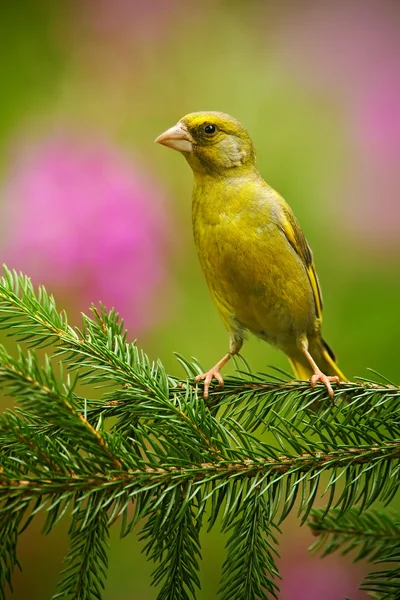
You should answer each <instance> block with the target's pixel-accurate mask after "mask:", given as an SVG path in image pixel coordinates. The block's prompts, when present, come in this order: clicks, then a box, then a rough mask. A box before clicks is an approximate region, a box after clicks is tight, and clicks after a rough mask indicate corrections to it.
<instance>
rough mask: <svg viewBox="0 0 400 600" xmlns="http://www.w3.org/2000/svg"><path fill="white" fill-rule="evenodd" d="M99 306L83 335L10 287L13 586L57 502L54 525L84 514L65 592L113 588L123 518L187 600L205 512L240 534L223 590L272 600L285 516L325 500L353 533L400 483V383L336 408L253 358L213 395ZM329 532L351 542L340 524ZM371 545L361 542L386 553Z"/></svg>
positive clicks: (1, 477) (1, 494) (8, 568)
mask: <svg viewBox="0 0 400 600" xmlns="http://www.w3.org/2000/svg"><path fill="white" fill-rule="evenodd" d="M92 312H93V318H89V317H88V316H83V322H82V327H81V329H74V328H72V327H70V326H69V325H68V322H67V317H66V315H65V314H64V313H58V312H57V308H56V304H55V301H54V298H53V297H52V296H49V295H48V294H47V292H46V290H44V288H39V290H38V291H37V292H36V291H35V289H34V288H33V286H32V284H31V283H30V281H29V279H28V278H27V277H25V276H23V275H20V276H18V275H17V274H15V273H11V272H10V271H8V270H5V275H4V277H3V278H2V280H1V282H0V328H2V329H4V330H5V331H6V333H7V335H9V336H11V337H14V338H15V339H16V341H19V342H21V344H22V345H21V347H19V346H18V345H16V352H15V353H14V354H13V355H11V354H10V353H9V352H8V351H7V350H6V349H5V348H4V347H3V346H0V388H1V389H2V390H3V391H4V392H5V393H6V394H7V395H10V396H12V397H13V398H14V399H16V401H17V403H18V406H17V408H15V409H13V410H8V411H6V412H5V413H4V414H3V415H1V416H0V457H1V469H0V585H1V584H2V582H3V583H5V582H8V583H10V581H11V574H12V571H13V569H14V566H16V565H18V561H17V558H16V540H17V537H18V534H19V533H20V532H21V530H22V529H23V528H25V527H27V526H29V524H30V522H31V520H32V519H34V518H35V516H36V514H38V513H39V512H43V513H46V522H45V526H44V531H45V532H48V531H50V530H52V529H53V528H54V527H55V526H56V525H57V523H58V522H59V521H60V520H61V519H62V518H67V517H68V518H69V519H70V523H71V526H70V549H69V553H68V556H67V567H66V570H65V571H64V574H63V576H62V579H61V583H60V587H59V592H58V595H57V596H56V597H67V598H68V597H71V598H75V597H76V598H81V599H85V598H91V597H95V598H101V594H102V589H103V585H104V581H105V573H106V565H107V558H106V547H107V538H108V530H109V527H110V526H111V525H112V524H113V523H115V522H117V521H118V522H119V524H120V527H121V535H122V536H125V535H129V534H130V533H131V532H132V531H133V529H134V527H135V525H138V526H139V527H141V528H142V529H141V533H140V536H141V538H142V539H143V540H145V549H146V553H147V555H148V557H149V559H151V560H153V561H154V562H155V563H156V568H155V572H154V584H155V585H157V586H158V587H159V589H160V592H159V598H160V599H161V600H167V599H169V598H176V599H182V600H184V599H185V600H186V599H187V600H189V599H192V598H195V596H196V590H197V589H198V588H199V585H200V581H199V576H198V566H199V561H200V558H201V548H200V542H199V534H200V530H201V527H202V524H203V522H204V519H205V518H207V521H208V527H209V529H211V528H212V527H213V526H215V524H216V523H217V522H218V521H219V522H220V523H221V525H222V529H223V531H224V532H226V534H227V536H228V540H227V556H226V560H225V563H224V567H223V579H222V586H221V592H220V593H221V596H222V598H223V599H227V598H230V599H232V600H244V598H246V599H247V598H248V599H249V600H252V599H257V598H259V599H261V598H268V597H271V596H274V595H275V596H276V595H277V590H278V588H277V583H276V577H277V569H276V565H275V558H274V554H275V546H276V541H275V540H276V532H277V531H278V529H277V526H278V525H279V523H280V522H281V521H282V520H284V519H285V518H286V516H287V515H288V514H289V513H290V512H291V510H292V509H293V507H294V505H295V503H296V500H298V512H299V515H300V516H301V519H302V522H304V521H305V520H306V519H307V517H308V515H309V514H310V511H312V509H313V506H314V503H315V500H316V499H317V498H319V497H321V496H323V497H324V498H325V499H326V508H325V509H324V513H323V514H324V515H325V517H327V518H328V519H329V515H332V519H331V525H332V526H333V525H334V524H335V523H336V526H337V527H339V525H340V523H341V522H342V523H344V521H341V520H343V519H346V518H349V519H351V518H352V517H354V515H353V512H352V511H353V509H354V507H355V506H357V507H358V508H357V510H358V511H359V513H360V514H361V515H363V514H365V515H368V514H369V513H368V509H370V507H372V506H373V504H374V503H375V502H376V501H377V500H380V501H382V502H384V503H386V504H388V503H389V502H390V501H391V499H392V498H393V497H394V495H395V494H396V492H397V491H398V488H399V485H400V480H399V472H400V417H399V415H400V410H399V409H400V388H399V387H397V386H395V385H394V384H392V383H390V382H387V381H383V383H376V382H373V381H365V380H358V381H356V382H350V383H345V384H343V385H342V386H341V388H340V389H338V390H337V391H336V394H335V404H332V403H331V402H330V401H328V400H327V395H326V390H325V388H324V387H323V386H317V387H316V388H315V389H311V388H310V387H309V384H308V382H301V381H289V380H288V378H287V377H286V375H285V374H284V373H279V374H273V375H265V374H260V375H255V374H253V373H251V372H250V371H249V369H248V368H247V367H246V365H244V371H243V372H240V371H238V373H237V375H236V376H235V377H228V378H226V384H225V388H224V389H223V390H214V391H212V393H211V395H210V402H209V403H206V402H205V401H204V399H203V395H202V388H201V386H199V385H196V384H195V383H194V380H193V376H194V375H195V374H197V372H198V371H199V365H198V364H197V362H196V361H192V362H190V361H188V360H186V359H184V358H183V357H178V360H179V361H180V363H181V365H182V366H183V367H184V369H185V370H186V374H187V378H186V379H179V378H176V377H171V376H169V375H168V374H167V373H166V371H165V369H164V367H163V365H162V364H161V363H160V362H159V361H157V362H153V361H151V360H150V359H149V358H148V356H146V354H145V353H144V352H142V351H140V350H139V349H138V348H137V346H136V345H135V344H133V343H130V342H128V341H127V334H126V331H125V330H124V326H123V322H122V321H121V320H120V319H119V317H118V315H117V314H116V313H115V312H114V311H111V312H109V313H107V312H106V310H105V309H104V308H103V307H100V309H96V308H93V311H92ZM26 345H28V347H29V349H28V350H25V346H26ZM50 345H51V346H52V347H53V348H55V351H54V353H53V354H52V355H49V354H45V355H44V356H43V353H40V357H39V355H38V354H37V353H36V348H42V347H48V346H50ZM78 381H79V382H80V383H82V384H87V385H89V386H93V384H94V385H95V386H96V387H97V388H98V389H99V390H100V393H101V397H100V398H92V397H90V390H91V388H90V387H87V388H84V389H86V390H88V393H87V394H85V395H84V396H81V395H78V394H77V393H76V383H77V382H78ZM264 433H267V434H268V437H267V438H265V437H264V435H263V434H264ZM330 511H333V512H330ZM364 511H367V512H364ZM311 514H313V515H314V517H313V518H314V519H315V518H316V517H315V515H316V514H317V513H311ZM23 519H24V522H23ZM319 521H320V522H322V516H321V515H320V518H319ZM349 522H350V521H349ZM349 522H348V523H347V525H349ZM324 523H325V525H324V526H327V525H326V524H327V523H328V521H324ZM328 524H329V523H328ZM345 524H346V523H345ZM381 525H382V523H381ZM321 527H322V525H321ZM346 531H348V530H346ZM342 533H343V532H342ZM331 534H332V535H333V536H334V539H335V542H334V544H333V546H335V544H336V546H337V547H338V549H339V546H340V547H342V546H343V544H344V543H345V542H343V540H344V538H343V537H340V532H339V530H336V532H334V533H332V532H331ZM352 534H354V531H353V532H352ZM324 535H325V534H324V533H321V539H322V537H323V536H324ZM327 535H328V534H327ZM335 536H336V537H335ZM353 538H354V535H353ZM353 538H352V540H353ZM324 539H325V538H324ZM346 539H347V538H346ZM348 539H349V540H350V538H348ZM357 539H358V538H357ZM371 539H372V538H371ZM374 539H375V538H374ZM89 540H91V542H90V543H89ZM332 543H333V542H332ZM346 543H348V544H350V545H351V544H353V543H355V542H354V541H351V540H350V541H348V542H346ZM369 543H370V546H369V545H367V546H366V545H365V544H364V545H362V544H359V543H357V544H356V546H357V547H358V548H359V551H360V552H366V551H367V550H368V551H369V549H370V548H373V547H374V548H377V550H376V552H377V553H378V554H376V556H380V555H379V552H380V550H379V549H380V546H379V544H378V543H377V542H376V541H371V542H369ZM333 546H332V547H333ZM336 546H335V548H336ZM386 548H388V545H386ZM391 555H392V557H393V556H394V557H395V558H394V559H395V560H397V559H396V556H397V555H396V554H395V553H394V551H393V552H392V554H391ZM371 556H375V555H373V553H372V550H371ZM370 577H372V578H373V575H371V576H370ZM385 577H386V581H389V580H390V586H391V588H390V589H392V588H393V585H397V584H398V581H397V575H396V572H395V571H393V572H391V574H390V573H389V571H386V575H385ZM371 581H372V580H371ZM382 581H383V579H382V577H381V576H380V575H379V576H377V577H376V578H375V580H374V583H371V586H374V585H375V588H374V589H378V588H379V586H381V588H382V585H383V584H382ZM393 582H394V583H393ZM385 585H386V584H385ZM3 587H4V586H3ZM381 588H379V589H381ZM371 589H372V588H371ZM398 589H399V590H400V584H399V586H398ZM0 599H1V596H0Z"/></svg>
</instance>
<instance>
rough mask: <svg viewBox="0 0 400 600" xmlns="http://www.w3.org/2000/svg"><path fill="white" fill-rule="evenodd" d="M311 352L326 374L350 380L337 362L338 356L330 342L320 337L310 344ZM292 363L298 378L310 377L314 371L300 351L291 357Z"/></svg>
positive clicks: (342, 379)
mask: <svg viewBox="0 0 400 600" xmlns="http://www.w3.org/2000/svg"><path fill="white" fill-rule="evenodd" d="M309 351H310V354H311V356H312V357H313V359H314V360H315V362H316V363H317V365H318V367H319V368H320V369H321V371H322V372H323V373H325V375H337V376H338V377H339V379H340V381H348V379H347V377H346V376H345V375H343V373H342V371H341V370H340V369H339V367H338V366H337V364H336V357H335V355H334V353H333V351H332V350H331V348H330V347H329V346H328V344H327V343H326V342H325V341H324V340H323V339H320V340H318V341H317V342H316V343H314V344H310V348H309ZM289 360H290V363H291V365H292V367H293V370H294V372H295V374H296V377H297V378H298V379H310V377H311V375H313V373H314V371H313V369H312V367H311V365H310V363H309V362H308V360H307V358H306V357H305V356H304V354H301V353H298V354H296V356H295V357H293V356H290V357H289Z"/></svg>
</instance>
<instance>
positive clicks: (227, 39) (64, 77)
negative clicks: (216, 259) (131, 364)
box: [0, 0, 400, 600]
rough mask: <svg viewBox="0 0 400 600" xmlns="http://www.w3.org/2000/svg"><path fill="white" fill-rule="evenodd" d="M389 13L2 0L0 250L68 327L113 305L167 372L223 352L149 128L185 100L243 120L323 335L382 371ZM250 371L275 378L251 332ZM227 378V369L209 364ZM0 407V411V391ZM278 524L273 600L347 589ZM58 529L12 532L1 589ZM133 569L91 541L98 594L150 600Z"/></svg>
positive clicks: (388, 257)
mask: <svg viewBox="0 0 400 600" xmlns="http://www.w3.org/2000/svg"><path fill="white" fill-rule="evenodd" d="M399 27H400V4H399V3H398V2H397V1H396V0H393V2H390V1H386V0H367V1H365V0H347V1H346V2H338V1H337V0H323V1H321V0H300V1H298V0H293V1H292V2H290V1H282V2H279V3H278V2H272V1H267V0H264V1H262V0H259V1H257V0H248V1H247V2H239V1H237V2H232V1H228V0H226V1H224V0H219V1H218V0H217V1H214V2H211V1H203V2H192V1H189V0H148V1H147V2H139V0H113V1H112V2H111V1H110V0H79V1H78V0H76V1H74V0H68V1H67V0H64V1H62V0H60V1H59V2H54V1H52V0H31V1H29V0H25V1H24V0H20V2H15V3H8V4H7V6H6V5H4V6H3V7H2V8H1V11H0V86H1V87H0V89H1V94H0V169H1V171H0V188H1V190H0V191H1V193H0V212H1V218H0V224H1V225H0V227H1V236H0V256H1V262H6V263H7V265H8V266H9V267H13V268H17V269H21V270H23V271H24V272H26V273H27V274H29V275H30V276H32V279H33V280H34V281H35V282H36V283H44V284H45V285H46V286H47V288H48V289H49V290H50V291H52V292H54V293H55V295H56V297H57V299H58V304H59V306H60V307H66V308H67V310H68V311H69V314H70V315H71V321H72V322H75V323H78V321H79V313H80V311H87V310H88V307H89V306H90V304H91V302H95V303H98V302H99V301H102V302H103V303H105V304H106V305H107V306H108V307H110V308H111V307H112V306H115V307H116V309H117V310H119V311H120V312H121V314H122V315H123V316H124V318H125V321H126V324H127V326H128V328H129V332H130V337H131V339H134V338H136V339H137V340H138V343H139V345H140V346H141V347H143V348H144V349H145V350H146V351H147V352H148V353H149V354H150V356H151V357H153V358H160V359H161V360H162V361H163V362H164V363H165V364H166V366H167V368H168V369H169V370H170V372H171V373H174V374H181V371H180V368H179V365H178V363H177V361H176V359H175V358H174V354H173V352H174V351H177V352H179V353H182V354H184V355H186V356H188V357H190V356H196V357H197V358H198V359H199V360H200V361H201V362H202V363H203V364H204V365H207V366H210V365H211V364H212V363H214V362H215V360H216V359H218V358H219V357H220V356H221V355H222V354H223V353H225V351H226V349H227V335H226V332H225V331H224V329H223V326H222V324H221V323H220V320H219V317H218V315H217V313H216V310H215V309H214V307H213V305H212V303H211V300H210V297H209V295H208V291H207V289H206V285H205V282H204V279H203V276H202V274H201V272H200V268H199V266H198V264H197V258H196V255H195V250H194V246H193V242H192V236H191V214H190V210H191V207H190V195H191V180H192V176H191V173H190V170H189V168H188V166H187V165H186V163H185V161H184V160H183V159H182V157H181V156H179V155H178V153H175V152H171V151H167V150H166V149H165V148H162V147H160V146H156V145H155V144H154V143H153V140H154V138H155V137H156V136H157V135H158V134H159V133H161V132H162V131H164V130H165V129H166V128H167V127H170V126H171V125H173V124H174V123H175V122H176V121H177V120H178V119H179V118H180V117H181V116H183V115H184V114H186V113H188V112H192V111H195V110H221V111H224V112H228V113H231V114H233V115H235V116H236V117H237V118H238V119H239V120H241V121H242V122H243V123H244V124H245V125H246V126H247V128H248V129H249V132H250V134H251V136H252V137H253V140H254V143H255V146H256V149H257V156H258V165H259V168H260V170H261V172H262V174H263V175H264V177H265V178H266V179H267V181H268V182H269V183H270V184H271V185H272V186H273V187H275V188H277V189H278V190H279V191H280V193H281V194H282V195H283V196H284V197H285V198H286V199H287V200H288V202H289V203H290V204H291V206H292V207H293V209H294V211H295V213H296V215H297V217H298V219H299V221H300V223H301V225H302V227H303V229H304V231H305V233H306V236H307V238H308V240H309V242H310V244H311V246H312V248H313V251H314V256H315V260H316V264H317V268H318V273H319V276H320V280H321V284H322V288H323V292H324V301H325V320H324V335H325V337H326V338H327V340H329V343H330V344H331V345H332V346H333V348H334V349H335V351H336V352H337V354H338V355H339V357H340V365H341V367H342V369H343V370H344V372H345V373H346V374H347V375H348V376H349V377H353V376H361V377H369V376H371V374H370V372H368V370H367V368H368V367H371V368H374V369H376V370H377V371H379V372H381V373H383V374H384V375H385V376H386V377H388V378H389V379H392V380H395V381H398V379H399V366H398V362H399V332H400V316H399V315H400V311H399V305H400V303H399V299H400V277H399V275H400V235H399V233H400V231H399V230H400V194H399V192H400V168H399V167H400V64H399V63H400V58H399V57H400V37H399V34H398V32H399ZM243 356H244V357H245V358H246V359H247V360H248V362H249V363H250V365H251V367H252V368H253V369H254V370H261V371H265V370H266V369H267V367H268V365H276V366H279V367H283V368H285V369H287V363H286V359H285V358H284V357H283V356H282V355H281V354H279V353H278V352H276V351H275V350H273V349H271V348H270V347H268V346H267V345H266V344H264V343H262V342H258V341H257V340H250V341H249V342H248V343H247V344H246V345H245V347H244V349H243ZM227 372H229V369H227ZM3 405H4V402H3ZM311 541H312V540H311V538H310V535H309V533H308V532H307V530H306V528H302V529H300V528H299V526H298V523H297V522H296V520H295V518H292V519H291V520H290V521H288V522H287V523H286V524H285V526H284V536H283V538H282V544H281V548H280V550H281V556H282V558H281V561H280V566H281V572H282V575H283V578H284V579H283V582H282V585H281V590H282V593H281V598H282V600H306V599H307V600H313V599H315V600H317V599H318V600H319V599H321V598H324V599H325V600H337V599H338V598H342V597H344V596H345V595H346V596H351V598H352V599H353V600H356V599H357V600H361V599H362V598H365V596H364V595H363V594H361V593H360V592H357V585H358V582H359V581H360V579H361V577H362V569H363V567H359V566H356V567H353V566H351V564H350V560H349V559H348V558H343V559H342V558H340V557H332V558H330V559H324V560H323V561H321V560H320V559H319V558H317V557H314V558H312V557H310V556H309V555H308V554H307V546H308V545H309V544H310V542H311ZM224 542H225V540H224V538H223V537H222V536H220V535H218V533H217V532H213V533H212V534H208V535H205V536H204V539H203V555H204V561H203V564H202V567H201V576H202V591H201V592H200V593H199V596H198V597H199V598H200V599H206V598H207V599H212V598H215V597H216V591H217V588H218V581H219V575H220V566H221V563H222V559H223V546H224ZM65 548H66V526H64V527H63V526H60V527H59V528H58V529H56V530H55V531H54V532H53V533H52V534H51V535H49V536H47V537H43V536H40V523H36V524H35V523H34V524H33V525H32V527H31V528H30V529H29V530H28V531H27V532H25V534H24V535H23V538H22V539H21V543H20V548H19V554H20V560H21V562H22V565H23V569H24V570H23V573H22V574H16V577H15V593H14V595H13V598H14V599H15V600H25V599H26V598H30V599H32V600H35V599H38V600H39V599H40V600H42V599H44V598H47V597H50V596H51V593H52V592H54V585H55V581H56V579H57V575H58V572H59V570H60V568H61V566H62V558H63V555H64V552H65ZM151 569H152V566H151V565H148V564H147V563H146V562H145V559H144V558H143V556H141V546H140V544H139V543H138V541H137V540H136V539H135V538H134V536H131V537H130V538H127V539H124V540H122V541H120V540H119V539H118V531H117V527H116V528H115V531H114V533H113V536H112V540H111V555H110V572H109V578H108V585H107V591H106V593H105V598H106V599H107V600H128V599H132V600H151V599H154V598H155V597H156V590H154V589H153V588H150V572H151Z"/></svg>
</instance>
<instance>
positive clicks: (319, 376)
mask: <svg viewBox="0 0 400 600" xmlns="http://www.w3.org/2000/svg"><path fill="white" fill-rule="evenodd" d="M300 348H301V351H302V352H303V354H304V355H305V357H306V358H307V360H308V362H309V363H310V365H311V367H312V369H313V371H314V375H312V376H311V378H310V383H311V387H315V384H316V383H317V382H318V381H320V382H321V383H323V384H324V385H325V386H326V389H327V390H328V394H329V396H330V398H331V399H332V400H333V397H334V393H333V389H332V386H331V382H332V383H337V384H338V385H339V386H340V379H339V377H338V376H337V375H332V376H331V375H325V373H323V372H322V371H321V369H320V368H319V367H318V365H317V363H316V362H315V360H314V359H313V357H312V356H311V354H310V353H309V351H308V343H307V341H306V340H305V339H301V340H300Z"/></svg>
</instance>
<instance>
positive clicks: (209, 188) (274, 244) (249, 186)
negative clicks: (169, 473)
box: [156, 112, 347, 398]
mask: <svg viewBox="0 0 400 600" xmlns="http://www.w3.org/2000/svg"><path fill="white" fill-rule="evenodd" d="M156 142H158V143H159V144H163V145H164V146H168V147H169V148H173V149H174V150H178V151H179V152H181V153H182V154H183V155H184V157H185V158H186V160H187V161H188V163H189V165H190V166H191V168H192V170H193V174H194V188H193V207H192V211H193V212H192V215H193V233H194V240H195V244H196V248H197V252H198V256H199V259H200V263H201V266H202V268H203V271H204V274H205V277H206V280H207V284H208V287H209V289H210V292H211V296H212V298H213V300H214V302H215V304H216V305H217V308H218V310H219V312H220V315H221V317H222V320H223V322H224V324H225V326H226V328H227V329H228V331H229V336H230V351H229V353H228V354H226V355H225V356H224V357H223V358H221V360H220V361H219V362H217V364H216V365H215V366H214V367H212V369H210V370H209V371H207V372H206V373H203V374H201V375H199V376H198V377H197V378H196V381H201V380H204V397H205V398H207V397H208V393H209V387H210V383H211V381H212V379H214V378H215V379H216V380H217V381H218V383H219V384H220V385H221V386H223V383H224V382H223V378H222V375H221V373H220V370H221V368H222V367H223V366H224V365H225V364H226V363H227V362H228V360H229V358H230V357H231V356H232V355H234V354H237V353H238V352H239V350H240V349H241V347H242V344H243V340H244V338H245V333H246V332H247V331H250V332H251V333H253V334H254V335H256V336H257V337H259V338H261V339H263V340H265V341H267V342H269V343H270V344H273V345H274V346H277V347H278V348H280V349H281V350H283V352H285V354H286V355H287V356H288V358H289V361H290V363H291V365H292V367H293V369H294V372H295V374H296V376H297V377H298V378H299V379H309V378H310V381H311V385H312V386H313V387H314V386H315V384H316V383H317V382H318V381H320V382H322V383H323V384H324V385H325V386H326V387H327V390H328V393H329V396H330V397H331V398H333V389H332V386H331V382H336V383H337V384H339V382H340V381H347V379H346V378H345V376H344V375H343V373H342V372H341V371H340V370H339V368H338V366H337V365H336V362H335V356H334V354H333V352H332V350H331V349H330V348H329V346H328V345H327V344H326V343H325V342H324V340H323V339H322V337H321V321H322V297H321V289H320V286H319V283H318V278H317V275H316V272H315V266H314V262H313V257H312V253H311V250H310V247H309V246H308V244H307V241H306V238H305V237H304V234H303V232H302V230H301V229H300V226H299V224H298V222H297V220H296V218H295V216H294V214H293V212H292V210H291V208H290V207H289V205H288V204H287V203H286V202H285V200H284V199H283V198H282V197H281V196H280V195H279V194H278V193H277V192H276V191H275V190H273V189H272V188H271V187H270V186H269V185H268V184H267V183H266V182H265V181H264V179H263V178H262V177H261V175H260V173H259V171H258V170H257V167H256V162H255V152H254V147H253V143H252V141H251V138H250V136H249V134H248V133H247V131H246V129H245V128H244V127H243V125H242V124H241V123H239V121H237V120H236V119H234V118H233V117H231V116H230V115H227V114H224V113H220V112H195V113H191V114H189V115H187V116H186V117H183V118H182V119H181V120H180V121H179V122H178V123H177V124H176V125H174V126H173V127H171V128H170V129H168V130H167V131H165V132H164V133H162V134H161V135H160V136H159V137H158V138H157V139H156Z"/></svg>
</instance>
